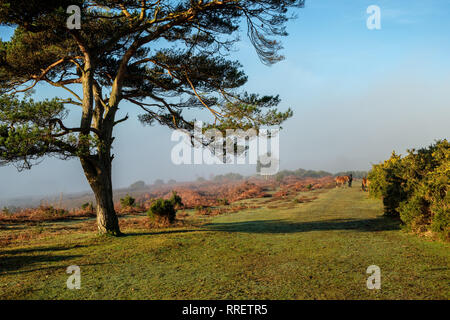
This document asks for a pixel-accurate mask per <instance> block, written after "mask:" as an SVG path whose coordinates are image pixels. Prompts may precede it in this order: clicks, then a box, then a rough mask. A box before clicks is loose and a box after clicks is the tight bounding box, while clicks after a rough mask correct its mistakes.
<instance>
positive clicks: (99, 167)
mask: <svg viewBox="0 0 450 320" xmlns="http://www.w3.org/2000/svg"><path fill="white" fill-rule="evenodd" d="M81 165H82V167H83V170H84V173H85V175H86V178H87V180H88V182H89V184H90V185H91V188H92V191H93V192H94V195H95V199H96V201H97V228H98V232H99V233H100V234H110V235H114V236H120V235H122V233H121V232H120V228H119V220H118V219H117V214H116V211H115V210H114V201H113V190H112V182H111V165H110V164H108V163H102V162H97V161H92V160H90V159H86V158H81Z"/></svg>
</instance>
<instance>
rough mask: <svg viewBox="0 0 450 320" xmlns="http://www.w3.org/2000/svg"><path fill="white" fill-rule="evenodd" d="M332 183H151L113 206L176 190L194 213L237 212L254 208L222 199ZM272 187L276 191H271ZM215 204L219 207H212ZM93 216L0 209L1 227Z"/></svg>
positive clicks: (141, 206) (145, 203)
mask: <svg viewBox="0 0 450 320" xmlns="http://www.w3.org/2000/svg"><path fill="white" fill-rule="evenodd" d="M333 186H334V184H333V178H332V177H324V178H298V177H295V176H288V177H285V178H284V179H283V180H282V181H276V180H274V179H268V180H265V179H261V178H249V179H247V180H239V181H224V182H213V181H204V182H191V183H180V184H177V185H161V186H158V187H153V189H151V190H149V191H148V192H146V193H143V194H141V195H140V196H138V197H137V201H136V203H137V204H136V206H133V207H122V206H121V205H120V204H119V203H116V205H115V207H116V212H117V214H118V215H119V216H123V215H128V214H138V213H143V212H145V211H146V210H147V209H148V208H149V207H150V205H151V203H152V202H153V201H154V200H155V199H157V198H165V199H168V198H170V196H171V195H172V191H176V192H177V193H178V195H180V196H181V198H182V201H183V204H184V209H193V208H197V214H199V215H219V214H223V213H225V212H237V211H239V210H244V209H249V208H254V206H251V205H242V204H239V205H230V206H226V207H224V206H222V205H223V204H225V203H230V204H231V203H233V202H236V201H239V200H245V199H253V198H264V197H268V198H269V197H273V198H274V199H278V198H286V197H290V196H293V195H294V194H296V193H297V192H299V191H310V190H316V189H322V188H329V187H333ZM274 191H276V192H275V193H273V192H274ZM272 193H273V194H272ZM297 200H298V202H306V201H308V200H309V199H303V200H302V199H297ZM224 202H225V203H224ZM217 206H221V207H220V208H211V207H217ZM182 215H183V212H182V211H180V212H179V216H182ZM94 217H95V212H94V211H93V210H91V209H89V208H86V209H81V208H78V209H71V210H66V209H61V208H54V207H52V206H49V205H41V206H39V207H38V208H26V209H21V210H20V211H18V212H14V213H9V212H7V211H0V227H1V226H2V225H5V224H15V223H33V224H35V223H39V222H44V221H64V220H74V219H82V218H94ZM130 222H131V221H130Z"/></svg>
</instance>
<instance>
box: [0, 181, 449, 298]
mask: <svg viewBox="0 0 450 320" xmlns="http://www.w3.org/2000/svg"><path fill="white" fill-rule="evenodd" d="M307 195H308V196H310V195H317V196H318V197H319V198H318V199H317V200H315V201H313V202H309V203H301V204H296V203H294V202H293V201H292V199H290V200H285V201H278V202H271V203H264V202H265V201H267V200H268V199H258V201H257V202H255V201H252V203H256V204H258V203H259V204H262V205H263V206H267V205H270V206H278V208H274V209H268V208H267V207H262V208H261V209H249V210H245V211H243V212H239V213H232V214H225V215H222V216H217V217H214V218H209V219H207V220H206V222H205V221H204V223H203V224H202V225H197V226H186V227H179V228H170V229H164V230H126V232H127V236H125V237H120V238H112V237H98V236H96V235H94V234H93V233H92V232H78V233H67V234H63V235H60V236H58V237H47V238H43V239H36V240H30V242H28V243H27V244H23V245H21V246H8V247H7V248H0V298H1V299H449V298H450V289H449V287H450V286H449V278H450V277H449V276H450V267H449V266H450V250H449V245H448V244H445V243H442V242H432V241H427V240H424V239H423V238H419V237H417V236H415V235H410V234H407V233H406V232H403V231H402V230H400V228H399V225H398V223H397V222H396V221H394V220H389V219H387V218H383V217H380V216H381V213H382V208H381V204H380V202H379V201H377V200H371V199H368V198H367V194H366V193H363V192H361V191H360V190H359V188H357V187H354V188H351V189H350V188H342V189H333V190H327V191H325V192H317V191H313V192H309V193H307ZM263 203H264V204H263ZM143 219H145V218H143ZM0 232H4V231H0ZM373 264H374V265H377V266H379V267H380V268H381V290H369V289H367V287H366V279H367V277H368V276H369V275H368V274H366V269H367V267H368V266H369V265H373ZM69 265H78V266H80V268H81V289H80V290H69V289H67V288H66V280H67V278H68V275H67V274H66V273H65V270H66V268H67V266H69Z"/></svg>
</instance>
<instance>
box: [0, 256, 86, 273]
mask: <svg viewBox="0 0 450 320" xmlns="http://www.w3.org/2000/svg"><path fill="white" fill-rule="evenodd" d="M79 257H82V256H81V255H65V256H63V255H49V254H41V255H13V256H7V257H1V258H0V274H1V273H4V272H6V273H9V272H10V271H15V270H20V269H23V268H25V267H27V266H30V265H34V264H46V263H52V262H60V261H66V260H72V259H75V258H79ZM67 266H68V265H67ZM47 268H48V266H46V267H44V268H38V269H36V270H44V269H47ZM23 272H27V271H23Z"/></svg>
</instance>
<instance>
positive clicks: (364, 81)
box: [0, 0, 450, 204]
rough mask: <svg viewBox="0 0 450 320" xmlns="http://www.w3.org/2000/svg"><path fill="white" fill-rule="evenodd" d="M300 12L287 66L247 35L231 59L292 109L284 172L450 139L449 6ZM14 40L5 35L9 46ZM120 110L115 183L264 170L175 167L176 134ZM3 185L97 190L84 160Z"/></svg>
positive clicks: (358, 4) (6, 189)
mask: <svg viewBox="0 0 450 320" xmlns="http://www.w3.org/2000/svg"><path fill="white" fill-rule="evenodd" d="M369 5H378V6H379V7H380V9H381V30H368V29H367V27H366V19H367V18H368V14H367V13H366V9H367V7H368V6H369ZM295 13H296V14H297V15H298V18H297V19H296V20H293V21H291V22H289V24H288V32H289V36H288V37H286V38H284V39H282V42H283V45H284V50H283V52H282V53H283V54H284V55H285V56H286V59H285V60H284V61H282V62H280V63H278V64H276V65H273V66H271V67H267V66H264V65H263V64H261V63H260V61H259V60H258V58H257V56H256V53H255V51H254V49H253V48H252V47H251V45H250V43H249V41H248V40H247V39H246V38H245V34H242V42H240V43H239V45H238V47H237V49H238V50H237V52H234V53H233V54H232V57H233V58H236V59H238V60H239V61H241V63H242V64H243V66H244V70H245V71H246V73H247V74H248V76H249V81H248V83H247V85H246V89H247V90H248V91H252V92H258V93H262V94H280V97H281V99H282V103H281V108H282V109H284V108H286V107H291V108H293V110H294V117H293V118H291V119H289V120H288V121H287V122H286V124H285V125H284V126H283V128H284V130H283V131H282V133H281V138H280V139H281V140H280V142H281V144H280V163H281V168H282V169H295V168H299V167H302V168H306V169H323V170H328V171H332V172H336V171H341V170H352V169H361V170H366V169H369V168H370V165H371V163H376V162H378V161H381V160H383V159H385V158H387V157H388V156H389V155H390V153H391V151H392V150H397V151H398V152H400V153H404V152H405V150H406V149H407V148H411V147H420V146H425V145H428V144H430V143H432V142H433V141H434V140H435V139H442V138H449V136H450V129H449V128H450V126H449V122H450V121H449V120H450V97H449V92H450V90H449V86H450V72H449V71H450V59H449V52H450V44H449V41H448V39H449V34H450V1H443V0H440V1H437V0H435V1H418V0H412V1H398V0H397V1H394V0H389V1H376V0H372V1H350V0H346V1H333V0H322V1H321V0H316V1H313V0H310V1H308V0H307V1H306V6H305V8H303V9H300V10H297V11H296V12H295ZM9 34H10V33H9V31H8V30H7V29H5V28H0V36H1V38H2V39H7V38H8V37H9ZM58 94H61V91H57V90H54V89H49V88H40V90H39V91H38V92H37V96H38V97H51V96H55V95H58ZM121 111H122V112H123V113H125V112H129V113H130V115H131V116H132V117H131V119H130V120H129V121H128V122H126V123H124V124H123V125H121V126H120V128H118V130H117V132H116V134H115V136H116V137H117V138H116V141H115V146H114V153H115V154H116V157H115V160H114V164H113V165H114V169H113V171H114V172H113V181H114V185H115V187H122V186H127V185H129V184H131V183H132V182H134V181H136V180H140V179H142V180H145V181H146V182H147V183H151V182H152V181H154V180H155V179H157V178H163V179H176V180H179V181H181V180H189V179H195V178H196V177H198V176H203V177H208V176H210V175H211V174H217V173H223V172H229V171H234V172H241V173H244V174H251V173H253V172H254V168H253V167H252V166H248V165H247V166H242V165H241V166H231V165H226V166H216V167H212V166H207V165H196V166H195V165H190V166H189V165H181V166H175V165H173V164H172V163H171V161H170V150H171V148H172V147H173V146H174V142H171V141H170V134H171V132H170V131H169V130H167V129H165V128H160V127H142V126H141V125H140V124H139V123H138V121H137V119H136V115H137V114H138V112H137V110H136V109H135V107H134V106H131V105H129V104H126V103H123V104H122V105H121ZM155 150H156V151H155ZM0 180H2V181H10V182H11V183H9V184H8V185H7V184H5V183H1V184H0V199H1V198H6V197H15V196H21V195H30V194H46V193H59V192H66V193H67V192H71V191H78V190H89V186H88V185H87V183H86V181H85V178H84V176H83V174H82V171H81V166H80V165H79V163H78V162H77V161H76V160H73V161H65V162H63V161H59V160H56V159H47V160H46V161H44V162H43V163H42V164H41V165H39V166H37V167H35V168H33V169H32V170H31V171H25V172H21V173H18V172H17V171H16V170H15V168H13V167H0ZM0 204H1V203H0Z"/></svg>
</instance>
